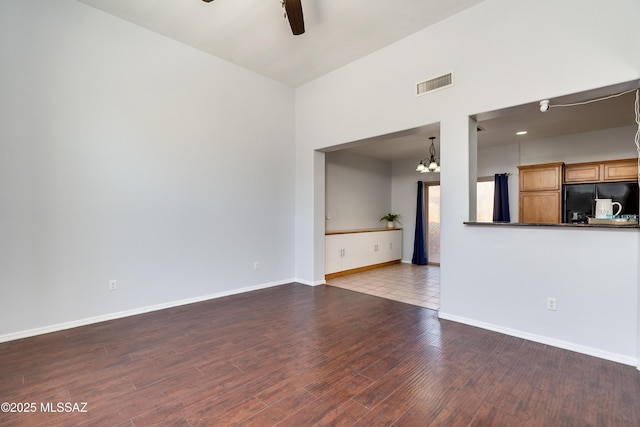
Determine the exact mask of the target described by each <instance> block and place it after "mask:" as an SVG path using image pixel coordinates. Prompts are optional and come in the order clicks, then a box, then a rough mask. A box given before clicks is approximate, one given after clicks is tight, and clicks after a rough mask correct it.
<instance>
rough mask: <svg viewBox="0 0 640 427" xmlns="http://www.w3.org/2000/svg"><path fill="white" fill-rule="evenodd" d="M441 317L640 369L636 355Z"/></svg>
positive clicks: (441, 313)
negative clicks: (626, 354)
mask: <svg viewBox="0 0 640 427" xmlns="http://www.w3.org/2000/svg"><path fill="white" fill-rule="evenodd" d="M438 317H439V318H440V319H445V320H451V321H454V322H458V323H464V324H465V325H469V326H476V327H478V328H482V329H487V330H489V331H494V332H500V333H501V334H505V335H510V336H513V337H518V338H523V339H525V340H529V341H534V342H538V343H541V344H547V345H550V346H552V347H558V348H562V349H565V350H570V351H575V352H576V353H582V354H586V355H589V356H594V357H598V358H600V359H605V360H611V361H612V362H617V363H622V364H625V365H631V366H635V367H637V368H638V370H640V366H639V365H638V359H637V358H634V357H629V356H624V355H622V354H617V353H610V352H608V351H603V350H599V349H597V348H592V347H586V346H583V345H579V344H575V343H570V342H567V341H562V340H556V339H553V338H549V337H545V336H543V335H536V334H530V333H528V332H523V331H519V330H517V329H510V328H504V327H502V326H498V325H494V324H491V323H485V322H480V321H477V320H474V319H468V318H466V317H461V316H456V315H454V314H448V313H443V312H442V311H440V312H438Z"/></svg>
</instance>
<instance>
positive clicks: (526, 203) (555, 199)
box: [519, 191, 562, 224]
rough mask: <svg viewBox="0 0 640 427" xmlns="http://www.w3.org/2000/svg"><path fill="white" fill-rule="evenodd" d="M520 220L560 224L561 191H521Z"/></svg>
mask: <svg viewBox="0 0 640 427" xmlns="http://www.w3.org/2000/svg"><path fill="white" fill-rule="evenodd" d="M519 221H520V222H522V223H534V224H560V222H562V198H561V194H560V192H559V191H525V192H522V193H520V219H519Z"/></svg>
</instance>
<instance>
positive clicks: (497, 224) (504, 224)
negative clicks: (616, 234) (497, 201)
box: [463, 221, 640, 230]
mask: <svg viewBox="0 0 640 427" xmlns="http://www.w3.org/2000/svg"><path fill="white" fill-rule="evenodd" d="M463 224H465V225H471V226H483V227H487V226H488V227H551V228H581V229H593V228H616V229H623V230H638V229H640V225H638V224H540V223H522V222H475V221H466V222H463Z"/></svg>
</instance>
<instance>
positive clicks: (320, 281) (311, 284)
mask: <svg viewBox="0 0 640 427" xmlns="http://www.w3.org/2000/svg"><path fill="white" fill-rule="evenodd" d="M293 281H294V282H297V283H301V284H303V285H307V286H319V285H326V284H327V281H326V280H316V281H315V282H311V281H309V280H303V279H294V280H293Z"/></svg>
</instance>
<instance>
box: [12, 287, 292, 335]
mask: <svg viewBox="0 0 640 427" xmlns="http://www.w3.org/2000/svg"><path fill="white" fill-rule="evenodd" d="M295 281H296V280H295V279H288V280H279V281H277V282H270V283H262V284H260V285H255V286H247V287H245V288H239V289H231V290H228V291H223V292H218V293H215V294H208V295H202V296H199V297H193V298H187V299H183V300H178V301H169V302H166V303H162V304H157V305H151V306H147V307H140V308H134V309H132V310H126V311H119V312H116V313H109V314H104V315H101V316H96V317H89V318H86V319H80V320H74V321H71V322H65V323H58V324H56V325H50V326H44V327H41V328H35V329H29V330H26V331H20V332H14V333H10V334H6V335H0V343H2V342H7V341H13V340H19V339H22V338H29V337H33V336H36V335H42V334H48V333H51V332H58V331H62V330H65V329H71V328H77V327H80V326H86V325H91V324H93V323H100V322H106V321H107V320H114V319H120V318H123V317H128V316H135V315H137V314H143V313H149V312H152V311H158V310H164V309H166V308H172V307H178V306H181V305H187V304H193V303H197V302H202V301H207V300H211V299H216V298H222V297H226V296H229V295H236V294H242V293H245V292H250V291H256V290H258V289H265V288H272V287H274V286H280V285H286V284H288V283H293V282H295Z"/></svg>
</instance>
